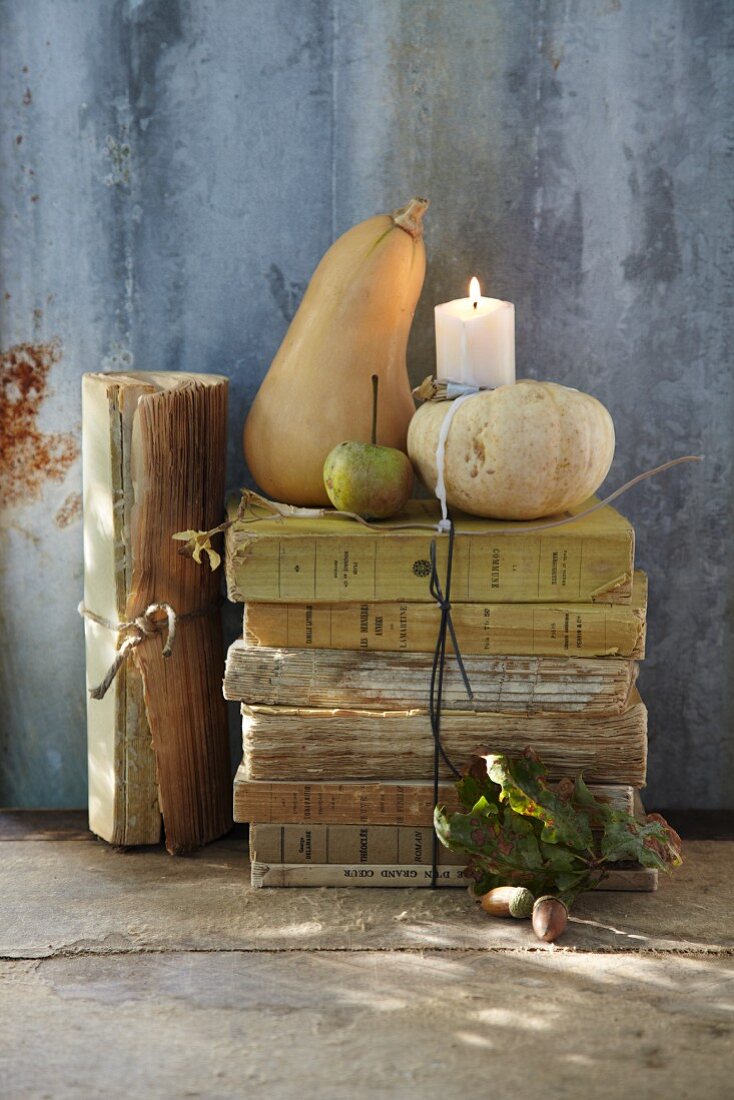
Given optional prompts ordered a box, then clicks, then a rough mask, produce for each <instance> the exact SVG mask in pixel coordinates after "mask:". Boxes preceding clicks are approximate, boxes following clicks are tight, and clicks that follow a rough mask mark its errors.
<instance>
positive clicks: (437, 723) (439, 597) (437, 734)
mask: <svg viewBox="0 0 734 1100" xmlns="http://www.w3.org/2000/svg"><path fill="white" fill-rule="evenodd" d="M447 523H448V536H449V545H448V556H447V559H446V586H445V589H444V588H443V587H442V586H441V581H440V580H439V576H438V564H437V556H436V540H435V539H433V541H432V542H431V547H430V557H431V580H430V592H431V595H432V596H433V598H434V600H435V601H436V603H437V604H438V606H439V608H440V609H441V623H440V626H439V628H438V637H437V639H436V648H435V650H434V653H433V665H432V668H431V687H430V693H429V714H430V719H431V733H432V734H433V804H434V806H437V805H438V785H439V775H438V770H439V761H440V759H443V761H444V763H445V764H446V766H447V767H448V768H449V770H450V771H451V772H452V773H453V774H454V775H455V776H456V777H457V779H458V778H460V777H461V772H460V771H459V769H458V768H457V767H456V765H455V764H454V763H453V762H452V761H451V760H450V759H449V757H448V754H447V753H446V750H445V749H444V747H443V744H442V743H441V704H442V702H443V676H444V669H445V665H446V634H447V633H448V634H449V635H450V637H451V645H452V647H453V650H454V654H455V656H456V662H457V664H458V666H459V671H460V672H461V678H462V680H463V681H464V687H465V688H466V694H467V695H468V697H469V701H470V702H471V700H472V699H473V698H474V692H473V691H472V687H471V684H470V683H469V677H468V675H467V671H466V667H465V665H464V660H463V658H462V656H461V651H460V649H459V643H458V641H457V639H456V631H455V630H454V623H453V620H452V618H451V572H452V567H453V561H454V524H453V521H452V520H451V519H450V518H448V519H447ZM438 843H439V841H438V835H437V833H436V830H435V829H434V830H433V849H432V858H431V889H432V890H433V889H435V888H436V886H437V883H438Z"/></svg>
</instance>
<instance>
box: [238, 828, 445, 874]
mask: <svg viewBox="0 0 734 1100" xmlns="http://www.w3.org/2000/svg"><path fill="white" fill-rule="evenodd" d="M433 836H434V833H433V829H432V828H430V827H428V826H417V827H416V828H413V829H410V828H407V827H405V826H402V827H401V826H399V825H331V824H325V825H283V824H261V823H259V822H258V823H257V824H252V825H251V826H250V859H251V860H252V861H253V862H257V863H303V864H308V863H317V864H318V863H346V864H350V863H354V864H359V863H366V864H374V863H379V864H389V863H413V864H416V865H421V866H430V865H431V862H432V859H433ZM438 862H439V864H441V865H453V866H463V865H464V863H465V862H466V860H465V859H464V857H462V856H461V855H459V854H458V853H457V852H450V851H449V850H448V848H444V847H443V845H441V844H439V846H438Z"/></svg>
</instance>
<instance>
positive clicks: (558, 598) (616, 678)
mask: <svg viewBox="0 0 734 1100" xmlns="http://www.w3.org/2000/svg"><path fill="white" fill-rule="evenodd" d="M581 510H582V508H581V507H579V508H578V509H576V511H581ZM251 519H252V517H247V516H245V517H244V518H243V517H240V518H238V519H236V520H235V522H234V523H233V524H232V526H231V527H230V528H229V530H228V532H227V548H226V571H227V587H228V594H229V598H230V599H231V600H234V601H238V602H242V603H244V629H243V637H242V638H241V639H239V640H238V641H236V642H235V643H234V644H233V645H232V646H231V648H230V650H229V653H228V657H227V666H226V673H225V681H224V688H225V695H226V697H227V698H228V699H235V700H238V701H239V702H240V703H241V708H242V728H243V743H244V756H243V761H242V764H241V766H240V768H239V770H238V773H237V777H236V779H235V787H234V816H235V820H236V821H242V822H249V823H250V852H251V859H252V881H253V883H254V884H255V885H259V886H306V885H313V886H323V885H350V884H353V885H368V886H377V885H381V886H395V885H412V886H418V885H430V883H431V879H432V814H433V755H434V743H433V739H432V734H431V724H430V718H429V685H430V676H431V665H432V660H433V652H434V648H435V645H436V637H437V633H438V628H439V621H440V610H439V608H438V606H437V605H436V602H435V600H434V599H433V598H432V597H431V594H430V588H429V581H430V572H431V567H430V546H431V542H432V540H434V539H435V540H436V544H437V560H438V572H439V575H440V576H441V577H442V578H443V576H444V573H445V568H446V554H447V547H448V537H447V536H446V535H445V534H443V535H437V534H436V529H435V525H436V522H437V519H438V510H437V505H436V504H435V502H432V501H411V502H410V503H409V505H408V509H407V512H406V513H404V514H402V515H401V516H399V517H396V518H395V519H394V520H391V521H386V522H384V523H383V524H381V525H379V527H378V528H377V529H373V528H369V527H366V526H361V525H360V524H358V523H355V522H354V521H351V520H349V519H340V518H322V517H318V518H314V519H293V518H287V519H285V518H284V519H281V518H271V519H258V520H255V521H254V522H251V521H250V520H251ZM454 519H455V531H456V535H455V543H454V555H453V569H452V586H451V599H452V613H453V622H454V626H455V629H456V635H457V639H458V643H459V648H460V650H461V653H462V655H463V659H464V664H465V666H466V671H467V673H468V676H469V680H470V682H471V687H472V691H473V699H471V700H469V699H468V697H467V694H466V690H465V686H464V683H463V681H462V678H461V675H460V672H459V670H458V666H457V662H456V659H455V657H454V656H453V654H452V653H451V652H449V655H448V657H447V662H446V672H445V680H444V687H443V712H442V719H441V738H442V743H443V746H444V748H445V750H446V753H447V755H448V757H449V758H450V759H451V760H452V762H454V763H455V764H456V765H457V766H458V767H460V766H462V765H463V764H464V763H466V762H467V761H468V760H469V758H470V755H471V753H472V752H473V750H475V749H476V748H477V747H480V746H482V747H485V748H486V749H487V751H492V752H508V753H520V752H522V750H523V749H524V748H525V747H526V746H528V745H530V746H532V747H533V748H534V749H536V751H537V752H538V753H539V755H540V756H541V758H542V759H543V760H544V761H545V763H546V764H547V765H548V766H549V767H550V769H551V772H552V774H553V776H554V777H557V778H558V779H560V778H562V777H564V776H575V775H577V774H578V773H579V772H583V774H584V777H585V779H586V781H587V782H588V783H589V785H590V786H591V787H592V788H593V789H595V791H596V792H597V793H601V794H604V795H605V796H606V797H607V798H609V799H611V800H612V801H613V802H615V803H617V804H619V805H620V806H624V807H625V808H627V809H629V810H630V811H631V810H632V809H633V807H634V803H635V797H636V792H637V791H638V790H639V788H641V787H642V786H643V784H644V782H645V766H646V756H647V736H646V732H647V731H646V727H647V714H646V710H645V706H644V704H643V703H642V700H641V699H640V696H639V694H638V692H637V690H636V687H635V681H636V678H637V669H638V662H639V661H640V660H641V659H642V657H643V655H644V644H645V615H646V605H647V580H646V577H645V575H644V573H642V572H639V571H638V572H635V571H634V533H633V530H632V527H631V526H630V524H629V523H628V521H627V520H625V519H624V518H623V517H622V516H621V515H620V514H619V513H618V512H616V511H615V510H614V509H613V508H611V507H605V508H603V509H600V510H598V511H597V512H595V513H593V514H592V515H590V516H586V517H584V518H582V519H579V520H577V521H574V522H573V523H570V524H568V525H567V526H563V527H559V528H551V529H546V530H544V531H537V530H526V528H530V527H532V526H533V525H532V524H522V523H518V524H515V525H513V532H512V533H506V532H505V531H503V530H500V529H504V528H506V526H507V525H506V524H502V523H500V522H497V521H491V520H481V519H475V518H472V517H469V516H463V515H458V516H455V517H454ZM442 768H444V765H442ZM440 801H441V802H442V803H443V804H444V805H445V806H447V807H449V808H456V807H457V802H456V799H455V795H454V788H453V783H452V779H451V775H450V772H449V771H448V769H445V770H444V771H443V772H442V779H441V787H440ZM438 881H439V884H440V885H459V884H461V883H462V875H461V866H460V857H459V856H455V855H453V854H452V853H449V852H447V851H445V850H444V849H441V850H440V859H439V878H438ZM609 885H611V886H614V885H617V886H620V885H621V886H623V887H626V888H633V889H634V888H637V889H652V888H654V886H655V873H654V872H652V873H651V872H649V871H643V870H642V869H634V868H632V869H630V868H626V869H620V871H619V873H618V874H617V875H616V878H615V877H614V876H613V877H612V879H611V880H610V883H609Z"/></svg>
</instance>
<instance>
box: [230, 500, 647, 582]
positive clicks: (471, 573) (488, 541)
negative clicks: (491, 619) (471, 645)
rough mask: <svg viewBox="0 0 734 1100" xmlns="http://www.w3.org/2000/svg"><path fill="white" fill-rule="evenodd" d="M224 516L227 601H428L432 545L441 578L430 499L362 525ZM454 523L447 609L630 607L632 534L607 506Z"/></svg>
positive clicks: (443, 542)
mask: <svg viewBox="0 0 734 1100" xmlns="http://www.w3.org/2000/svg"><path fill="white" fill-rule="evenodd" d="M594 500H595V498H592V499H590V500H588V501H586V502H585V503H584V504H581V505H579V506H578V507H577V508H575V509H572V510H570V511H569V513H567V515H569V516H572V515H574V514H576V513H579V512H582V511H584V509H586V508H588V507H589V506H590V505H591V504H593V503H594ZM229 517H230V519H231V520H233V522H232V524H231V526H230V527H229V528H228V530H227V533H226V555H225V557H226V562H225V568H226V576H227V594H228V596H229V598H230V600H233V601H234V602H240V603H244V602H246V601H249V600H252V601H258V600H260V601H268V602H277V603H298V602H312V601H313V602H319V603H324V602H326V603H333V602H337V601H351V602H355V601H357V602H360V601H379V600H401V601H405V602H407V603H413V602H417V603H425V602H432V597H431V594H430V591H429V575H430V544H431V542H432V541H433V540H435V541H436V544H437V560H438V566H439V570H440V574H441V576H443V575H444V573H445V569H446V554H447V548H448V535H447V534H445V533H444V534H437V532H436V525H437V523H438V520H439V518H440V510H439V506H438V503H437V502H436V501H432V500H412V501H409V502H408V504H407V506H406V509H405V511H404V512H403V513H401V514H400V515H398V516H395V517H394V518H393V519H390V520H384V521H382V522H381V523H380V524H376V525H372V526H369V527H367V526H364V525H362V524H360V523H357V522H355V521H354V520H350V519H345V518H339V517H326V518H324V517H319V518H314V519H295V518H280V517H278V518H267V519H261V518H254V517H251V516H245V517H244V518H237V504H236V502H233V503H232V504H231V506H230V511H229ZM559 518H560V517H559ZM454 524H455V531H456V538H455V547H454V561H453V576H452V586H451V598H452V600H453V602H454V603H490V602H491V603H550V602H553V603H555V602H558V603H560V602H566V603H629V602H630V598H631V594H632V574H633V570H634V544H635V539H634V531H633V529H632V526H631V524H630V523H629V522H628V520H626V519H624V517H623V516H621V515H620V514H619V512H617V511H616V510H615V509H614V508H612V507H610V506H607V507H605V508H601V509H599V510H598V511H596V512H594V513H593V514H592V515H589V516H585V517H584V518H583V519H578V520H575V521H573V522H572V523H568V524H566V525H565V526H562V527H557V528H550V529H545V530H536V529H532V530H531V528H535V527H536V524H533V523H524V522H516V523H513V524H511V525H509V524H508V523H507V522H504V521H501V520H486V519H479V518H477V517H476V516H467V515H464V514H463V513H455V514H454ZM508 527H509V530H508Z"/></svg>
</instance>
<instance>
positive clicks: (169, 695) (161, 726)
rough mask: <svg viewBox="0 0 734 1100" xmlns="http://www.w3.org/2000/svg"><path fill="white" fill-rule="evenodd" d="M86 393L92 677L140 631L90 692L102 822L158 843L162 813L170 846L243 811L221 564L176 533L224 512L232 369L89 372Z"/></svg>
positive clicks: (96, 806) (94, 779)
mask: <svg viewBox="0 0 734 1100" xmlns="http://www.w3.org/2000/svg"><path fill="white" fill-rule="evenodd" d="M82 395H83V470H84V564H85V576H84V609H85V611H86V618H85V632H86V651H87V686H88V688H90V689H94V688H95V687H98V685H99V684H100V681H103V680H104V679H105V676H106V675H108V673H109V672H110V670H111V669H112V667H113V665H114V663H115V662H116V660H117V661H119V657H118V653H119V651H120V649H121V646H123V644H124V642H125V639H130V638H134V639H135V643H134V644H135V648H133V649H132V650H131V651H130V653H129V654H128V655H127V657H126V659H125V660H123V661H122V663H121V665H120V667H119V671H117V673H116V675H115V676H114V678H113V679H112V681H111V683H110V686H109V688H108V689H107V691H106V694H104V697H103V698H92V697H90V698H89V699H88V702H87V725H88V744H89V815H90V827H91V828H92V830H93V831H94V832H95V833H97V834H98V835H99V836H101V837H103V838H104V839H106V840H108V841H110V842H111V843H113V844H120V845H137V844H150V843H154V842H156V841H157V840H158V839H159V837H160V830H161V814H162V815H163V824H164V830H165V837H166V845H167V847H168V849H169V850H170V851H172V852H180V851H185V850H187V849H189V848H193V847H196V846H197V845H200V844H203V843H206V842H207V841H209V840H212V839H214V838H215V837H217V836H220V835H221V834H222V833H224V832H225V831H226V830H227V828H228V827H229V824H230V822H231V813H230V801H231V787H230V767H229V752H228V741H227V721H226V711H225V705H224V702H223V700H222V697H221V687H220V684H221V667H222V661H223V645H222V631H221V621H220V614H219V606H218V601H219V577H218V575H217V574H212V573H211V571H210V570H208V569H202V568H200V567H199V566H197V565H196V564H195V563H194V562H193V561H192V560H191V559H190V558H188V557H185V556H183V555H182V554H180V553H179V549H180V544H179V543H177V542H175V541H174V540H173V538H172V536H173V534H174V533H176V532H178V531H181V530H183V529H187V528H201V527H212V526H214V525H215V523H216V522H217V521H218V520H219V518H220V515H221V508H222V499H223V494H224V475H225V469H224V466H225V453H226V418H227V380H226V379H225V378H223V377H220V376H217V375H194V374H185V373H175V372H171V373H154V372H131V373H129V374H123V373H120V374H88V375H85V377H84V379H83V385H82ZM153 604H157V605H166V607H167V609H170V610H171V611H172V612H173V613H174V614H175V629H174V631H171V629H170V626H171V623H170V619H169V618H168V617H167V612H166V611H165V610H160V611H155V612H153V613H149V615H148V616H145V612H146V609H148V608H149V607H150V605H153ZM92 616H93V617H92ZM141 617H143V618H141ZM136 620H137V624H136ZM119 624H130V625H129V626H128V627H126V629H124V630H120V629H116V627H118V626H119ZM141 624H142V625H141ZM149 632H150V633H149ZM172 635H173V636H172ZM168 646H170V648H171V653H170V656H164V647H166V648H167V647H168Z"/></svg>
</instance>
